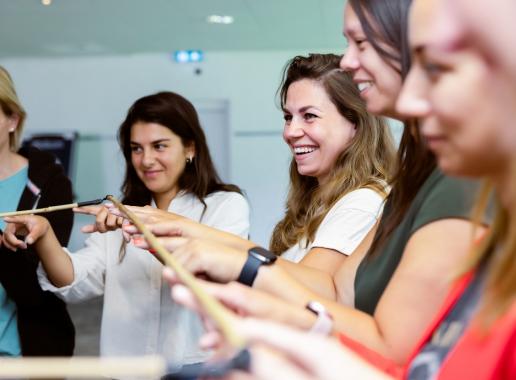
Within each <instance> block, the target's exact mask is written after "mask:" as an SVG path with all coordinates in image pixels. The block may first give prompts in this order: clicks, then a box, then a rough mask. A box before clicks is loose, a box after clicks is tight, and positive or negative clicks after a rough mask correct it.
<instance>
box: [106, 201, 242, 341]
mask: <svg viewBox="0 0 516 380" xmlns="http://www.w3.org/2000/svg"><path fill="white" fill-rule="evenodd" d="M106 198H107V199H108V200H109V201H111V202H112V203H113V204H114V205H115V206H116V207H117V208H118V209H119V210H120V211H122V212H123V213H124V214H125V215H126V216H127V218H128V219H129V220H130V221H131V222H132V223H133V224H134V225H135V226H136V227H137V228H138V230H140V232H141V233H142V234H143V236H144V237H145V239H146V240H147V242H148V243H149V245H150V246H151V247H152V248H153V249H154V250H155V251H156V254H157V255H158V257H159V258H160V259H161V260H162V262H163V263H165V265H166V266H168V267H170V268H172V269H173V270H174V271H175V273H176V275H177V277H179V279H180V280H181V281H182V282H183V283H184V284H185V285H186V286H187V287H188V288H189V289H190V290H191V291H192V293H193V294H194V295H195V297H197V300H198V301H199V303H200V304H201V305H202V307H203V308H204V309H205V311H206V313H207V314H208V315H209V316H210V317H211V318H212V319H213V320H214V322H215V323H216V324H217V326H218V327H219V328H220V330H221V332H222V334H223V335H224V337H225V338H226V340H227V341H228V343H229V344H231V345H232V346H233V347H234V348H237V349H241V348H244V347H245V343H246V342H245V340H244V338H243V337H241V336H240V335H238V334H237V333H236V332H235V330H234V329H233V327H232V326H231V321H232V319H233V315H232V314H231V313H230V312H229V311H228V310H227V309H226V308H224V306H222V304H220V302H219V301H217V300H216V299H215V298H214V297H212V296H211V295H209V294H208V293H206V292H205V291H204V290H203V289H202V288H201V287H200V286H199V283H198V282H197V279H196V278H195V277H194V276H193V275H192V274H191V273H190V272H188V271H187V270H186V269H184V268H183V267H182V266H181V265H180V264H179V263H178V262H177V261H176V260H175V259H174V258H173V256H172V255H171V254H170V253H169V252H168V251H167V250H166V249H165V248H164V247H163V245H161V243H160V242H159V240H158V239H157V238H156V237H155V236H154V235H153V234H152V233H151V232H150V231H149V229H148V228H147V227H146V226H145V225H144V224H143V223H142V222H141V221H140V220H139V218H138V217H137V216H136V215H134V214H133V213H132V212H131V211H129V210H128V209H127V207H125V206H124V205H123V204H122V203H121V202H120V201H119V200H118V199H116V198H115V197H113V196H112V195H108V196H107V197H106Z"/></svg>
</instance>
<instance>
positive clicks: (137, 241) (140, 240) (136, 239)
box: [131, 235, 150, 249]
mask: <svg viewBox="0 0 516 380" xmlns="http://www.w3.org/2000/svg"><path fill="white" fill-rule="evenodd" d="M131 242H132V243H133V245H134V246H135V247H138V248H141V249H149V248H150V245H149V243H148V242H147V240H145V238H144V237H143V236H142V235H134V236H131Z"/></svg>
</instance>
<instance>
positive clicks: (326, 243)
mask: <svg viewBox="0 0 516 380" xmlns="http://www.w3.org/2000/svg"><path fill="white" fill-rule="evenodd" d="M383 205H384V198H383V196H382V195H380V194H379V193H378V192H376V191H374V190H371V189H367V188H364V189H358V190H354V191H351V192H349V193H348V194H346V195H344V196H343V197H342V198H340V199H339V200H338V201H337V203H335V205H334V206H333V207H332V208H331V209H330V211H328V213H327V214H326V216H325V217H324V219H323V221H322V222H321V224H320V225H319V228H318V229H317V231H316V233H315V238H314V241H313V242H312V244H309V245H308V246H307V245H306V240H305V239H303V240H302V241H300V242H298V243H297V244H295V245H293V246H292V247H290V248H289V249H288V250H286V251H285V252H284V253H283V254H282V255H281V257H282V258H283V259H286V260H289V261H293V262H296V263H298V262H300V261H301V260H303V258H304V257H305V256H306V254H307V253H308V252H309V251H310V250H311V249H312V248H316V247H320V248H328V249H333V250H335V251H338V252H340V253H342V254H344V255H350V254H351V253H353V251H354V250H355V249H356V248H357V247H358V245H359V244H360V243H361V242H362V240H363V239H364V238H365V236H366V235H367V233H368V232H369V231H370V230H371V228H372V227H373V226H374V224H375V223H376V221H377V220H378V218H379V217H380V216H381V214H382V211H383Z"/></svg>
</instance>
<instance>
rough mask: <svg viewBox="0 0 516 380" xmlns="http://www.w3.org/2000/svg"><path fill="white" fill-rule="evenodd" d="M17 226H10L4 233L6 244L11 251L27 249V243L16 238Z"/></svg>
mask: <svg viewBox="0 0 516 380" xmlns="http://www.w3.org/2000/svg"><path fill="white" fill-rule="evenodd" d="M15 234H16V225H14V224H8V225H7V227H6V228H5V231H4V244H5V246H6V247H7V248H9V249H10V250H11V251H16V250H17V249H18V248H22V249H27V245H26V244H25V242H23V241H21V240H19V239H18V238H17V237H16V235H15Z"/></svg>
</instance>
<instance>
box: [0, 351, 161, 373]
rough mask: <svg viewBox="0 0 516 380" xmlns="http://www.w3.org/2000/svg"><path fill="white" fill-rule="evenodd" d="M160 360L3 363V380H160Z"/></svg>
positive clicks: (45, 359) (41, 359)
mask: <svg viewBox="0 0 516 380" xmlns="http://www.w3.org/2000/svg"><path fill="white" fill-rule="evenodd" d="M166 370H167V369H166V365H165V361H164V359H163V358H162V357H160V356H142V357H120V358H115V357H106V358H97V357H71V358H56V357H39V358H5V359H4V358H2V359H0V379H14V378H31V379H51V378H54V379H55V378H63V377H66V378H69V379H72V378H83V379H92V378H123V377H131V378H133V377H139V378H142V379H159V378H160V377H161V376H163V375H164V374H165V373H166Z"/></svg>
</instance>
